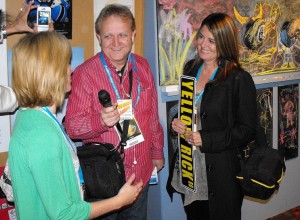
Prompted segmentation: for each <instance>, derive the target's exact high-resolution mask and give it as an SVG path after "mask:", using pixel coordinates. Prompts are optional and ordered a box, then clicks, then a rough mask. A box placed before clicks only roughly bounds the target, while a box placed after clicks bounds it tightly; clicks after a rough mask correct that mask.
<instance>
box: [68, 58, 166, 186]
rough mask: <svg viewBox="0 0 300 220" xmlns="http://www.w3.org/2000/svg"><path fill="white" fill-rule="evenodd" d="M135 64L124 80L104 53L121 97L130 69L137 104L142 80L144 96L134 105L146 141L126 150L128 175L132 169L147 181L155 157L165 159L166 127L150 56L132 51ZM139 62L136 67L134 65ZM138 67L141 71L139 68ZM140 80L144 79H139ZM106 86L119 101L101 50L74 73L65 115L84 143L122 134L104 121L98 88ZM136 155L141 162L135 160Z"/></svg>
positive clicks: (113, 139) (114, 140)
mask: <svg viewBox="0 0 300 220" xmlns="http://www.w3.org/2000/svg"><path fill="white" fill-rule="evenodd" d="M131 55H132V56H133V57H134V59H135V61H136V62H135V64H133V63H132V62H130V61H129V62H128V68H127V70H125V72H124V74H123V77H122V78H123V80H122V83H121V82H120V78H119V76H118V74H117V72H116V69H115V67H114V66H113V65H112V64H111V63H110V61H109V59H108V58H107V57H106V56H105V55H104V58H105V60H106V63H107V65H108V67H109V70H110V72H111V75H112V78H113V80H114V82H115V85H116V87H117V90H118V92H119V94H120V96H121V98H122V99H123V98H124V99H125V98H126V93H128V90H129V77H128V72H129V71H130V70H131V69H132V72H133V84H132V93H131V97H132V101H133V105H134V104H136V101H137V96H138V84H140V90H141V91H140V98H139V101H138V103H137V105H136V106H135V108H134V109H133V112H134V116H135V118H136V120H137V122H138V124H139V126H140V129H141V131H142V133H143V136H144V138H145V141H144V142H142V143H140V144H138V145H135V146H134V147H131V148H128V149H126V150H125V160H124V166H125V172H126V178H128V177H129V176H130V175H131V174H132V173H135V175H136V181H138V180H140V179H142V180H143V182H144V184H146V183H147V182H148V181H149V179H150V176H151V173H152V170H153V163H152V160H153V159H163V157H164V155H163V130H162V127H161V124H160V122H159V118H158V102H157V92H156V88H155V83H154V79H153V75H152V71H151V69H150V66H149V64H148V62H147V61H146V59H144V58H142V57H140V56H138V55H135V54H131ZM133 65H135V67H136V68H133ZM136 70H137V71H136ZM138 82H140V83H138ZM102 89H105V90H107V91H108V93H109V94H110V96H111V100H112V103H115V102H116V101H117V98H116V94H115V91H114V90H113V87H112V85H111V83H110V81H109V78H108V77H107V74H106V72H105V69H104V67H103V65H102V63H101V60H100V56H99V54H96V55H95V56H94V57H92V58H90V59H89V60H87V61H86V62H84V63H83V64H82V65H80V66H78V67H77V68H76V69H75V70H74V73H73V76H72V91H71V93H70V96H69V99H68V104H67V111H66V116H65V128H66V130H67V133H68V135H69V136H70V138H72V139H81V140H83V142H84V143H88V142H102V143H112V144H114V145H117V144H118V143H119V138H118V135H117V133H116V131H115V130H114V128H109V127H107V126H103V125H102V124H101V119H100V110H101V108H102V105H101V104H100V103H99V100H98V91H100V90H102ZM134 158H136V161H137V164H134V163H133V161H134Z"/></svg>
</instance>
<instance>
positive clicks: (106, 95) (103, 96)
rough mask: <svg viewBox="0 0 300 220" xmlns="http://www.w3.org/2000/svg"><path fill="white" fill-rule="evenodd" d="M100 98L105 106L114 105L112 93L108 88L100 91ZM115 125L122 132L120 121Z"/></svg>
mask: <svg viewBox="0 0 300 220" xmlns="http://www.w3.org/2000/svg"><path fill="white" fill-rule="evenodd" d="M98 99H99V102H100V103H101V104H102V106H103V107H104V108H107V107H111V106H112V104H111V99H110V95H109V93H108V92H107V91H106V90H104V89H103V90H100V91H99V92H98ZM115 126H116V127H117V129H118V131H119V133H120V134H122V128H121V125H120V123H119V122H118V123H117V124H116V125H115Z"/></svg>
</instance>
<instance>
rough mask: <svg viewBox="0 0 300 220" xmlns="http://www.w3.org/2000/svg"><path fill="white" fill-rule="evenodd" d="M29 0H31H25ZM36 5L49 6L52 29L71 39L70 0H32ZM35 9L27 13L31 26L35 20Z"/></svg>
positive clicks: (28, 0)
mask: <svg viewBox="0 0 300 220" xmlns="http://www.w3.org/2000/svg"><path fill="white" fill-rule="evenodd" d="M26 1H27V2H30V1H31V0H26ZM34 4H35V5H38V6H47V7H50V8H51V19H52V21H53V23H54V30H55V31H56V32H58V33H60V34H63V35H64V36H66V37H67V38H68V39H72V0H34ZM36 17H37V10H36V9H33V10H31V12H30V13H29V15H28V23H29V26H31V27H33V26H34V24H35V23H36V21H37V18H36Z"/></svg>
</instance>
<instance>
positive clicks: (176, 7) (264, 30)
mask: <svg viewBox="0 0 300 220" xmlns="http://www.w3.org/2000/svg"><path fill="white" fill-rule="evenodd" d="M299 8H300V1H296V0H292V1H286V0H251V1H250V0H227V1H225V0H157V18H158V19H157V21H158V55H159V68H160V85H161V86H166V85H177V84H178V80H179V77H180V75H181V74H182V72H183V67H184V64H185V62H186V61H188V60H190V59H192V58H193V57H194V56H195V55H196V50H195V46H194V39H195V36H196V31H197V29H198V28H199V26H200V24H201V21H202V19H203V18H205V17H206V16H207V15H208V14H210V13H213V12H225V13H227V14H229V15H230V16H232V17H233V18H234V20H235V22H236V25H237V28H238V35H239V48H240V61H241V63H242V65H243V67H244V68H245V69H246V70H247V71H248V72H250V73H251V74H252V76H258V75H266V74H276V73H282V72H295V71H299V70H300V41H299V39H300V11H299V10H297V9H299Z"/></svg>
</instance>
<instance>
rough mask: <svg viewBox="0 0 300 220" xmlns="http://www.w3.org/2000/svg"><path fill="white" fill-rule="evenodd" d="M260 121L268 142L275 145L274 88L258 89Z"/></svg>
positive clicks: (257, 99) (269, 144)
mask: <svg viewBox="0 0 300 220" xmlns="http://www.w3.org/2000/svg"><path fill="white" fill-rule="evenodd" d="M256 103H257V115H258V123H259V124H260V126H261V127H262V128H263V131H264V133H265V135H266V139H267V144H268V146H269V147H273V88H264V89H258V90H256Z"/></svg>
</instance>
